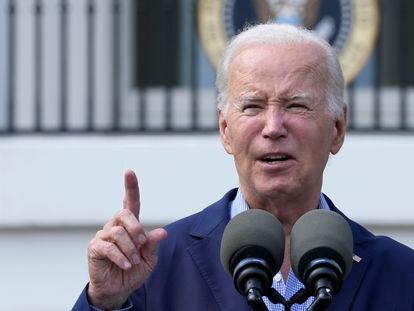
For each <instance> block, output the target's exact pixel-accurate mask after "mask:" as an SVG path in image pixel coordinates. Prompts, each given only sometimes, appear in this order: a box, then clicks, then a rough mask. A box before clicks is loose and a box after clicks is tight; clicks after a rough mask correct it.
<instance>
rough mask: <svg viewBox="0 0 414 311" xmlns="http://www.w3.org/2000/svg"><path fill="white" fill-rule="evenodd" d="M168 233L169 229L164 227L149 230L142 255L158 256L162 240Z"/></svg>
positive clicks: (148, 256) (146, 256) (147, 256)
mask: <svg viewBox="0 0 414 311" xmlns="http://www.w3.org/2000/svg"><path fill="white" fill-rule="evenodd" d="M167 235H168V234H167V231H166V230H165V229H163V228H157V229H154V230H151V231H149V232H147V243H145V245H144V246H143V248H142V256H143V257H145V258H150V257H154V256H156V255H157V251H158V247H159V246H160V243H161V241H162V240H164V239H165V238H166V237H167Z"/></svg>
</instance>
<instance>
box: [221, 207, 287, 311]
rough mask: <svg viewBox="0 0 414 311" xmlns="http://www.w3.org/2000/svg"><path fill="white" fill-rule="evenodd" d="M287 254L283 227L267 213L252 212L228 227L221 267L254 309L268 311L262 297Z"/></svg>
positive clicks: (237, 218)
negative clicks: (285, 253)
mask: <svg viewBox="0 0 414 311" xmlns="http://www.w3.org/2000/svg"><path fill="white" fill-rule="evenodd" d="M284 250H285V235H284V232H283V228H282V225H281V224H280V222H279V220H278V219H277V218H276V217H274V216H273V215H272V214H270V213H268V212H266V211H263V210H258V209H251V210H248V211H245V212H243V213H240V214H239V215H237V216H235V217H234V218H233V219H231V221H230V222H229V223H228V224H227V226H226V228H225V230H224V233H223V238H222V240H221V249H220V257H221V263H222V265H223V267H224V270H226V271H227V273H229V274H230V275H231V276H232V277H233V280H234V285H235V287H236V289H237V290H238V291H239V293H240V294H242V295H243V296H245V297H246V298H247V301H248V303H249V304H250V305H251V306H252V307H253V309H255V310H261V308H262V309H263V310H267V308H265V305H264V303H263V301H262V296H263V295H265V294H266V293H267V292H268V291H270V289H271V287H272V282H273V276H274V275H275V274H276V273H277V272H278V271H279V269H280V267H281V266H282V263H283V256H284ZM254 306H259V307H256V308H255V307H254Z"/></svg>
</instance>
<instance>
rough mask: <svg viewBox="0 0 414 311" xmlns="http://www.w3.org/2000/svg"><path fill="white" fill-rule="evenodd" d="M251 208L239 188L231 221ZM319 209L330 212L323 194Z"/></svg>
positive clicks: (320, 197)
mask: <svg viewBox="0 0 414 311" xmlns="http://www.w3.org/2000/svg"><path fill="white" fill-rule="evenodd" d="M249 208H250V207H249V204H247V202H246V200H245V199H244V196H243V193H242V192H241V191H240V188H239V189H238V190H237V194H236V197H235V198H234V200H233V201H232V202H231V205H230V219H231V218H233V217H234V216H236V215H238V214H240V213H242V212H244V211H247V210H248V209H249ZM318 209H326V210H329V205H328V202H326V199H325V197H324V195H323V194H322V193H321V194H320V195H319V205H318Z"/></svg>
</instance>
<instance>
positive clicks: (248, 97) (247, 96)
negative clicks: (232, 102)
mask: <svg viewBox="0 0 414 311" xmlns="http://www.w3.org/2000/svg"><path fill="white" fill-rule="evenodd" d="M264 98H265V97H264V96H263V95H260V94H259V92H244V93H242V94H241V95H240V97H239V100H240V101H241V102H248V101H257V100H262V99H264Z"/></svg>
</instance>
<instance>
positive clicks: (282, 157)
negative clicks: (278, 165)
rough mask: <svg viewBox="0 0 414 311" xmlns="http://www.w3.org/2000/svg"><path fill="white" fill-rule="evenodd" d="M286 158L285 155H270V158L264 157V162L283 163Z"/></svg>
mask: <svg viewBox="0 0 414 311" xmlns="http://www.w3.org/2000/svg"><path fill="white" fill-rule="evenodd" d="M287 158H288V157H287V156H285V155H271V156H267V157H264V159H263V160H264V161H284V160H287Z"/></svg>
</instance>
